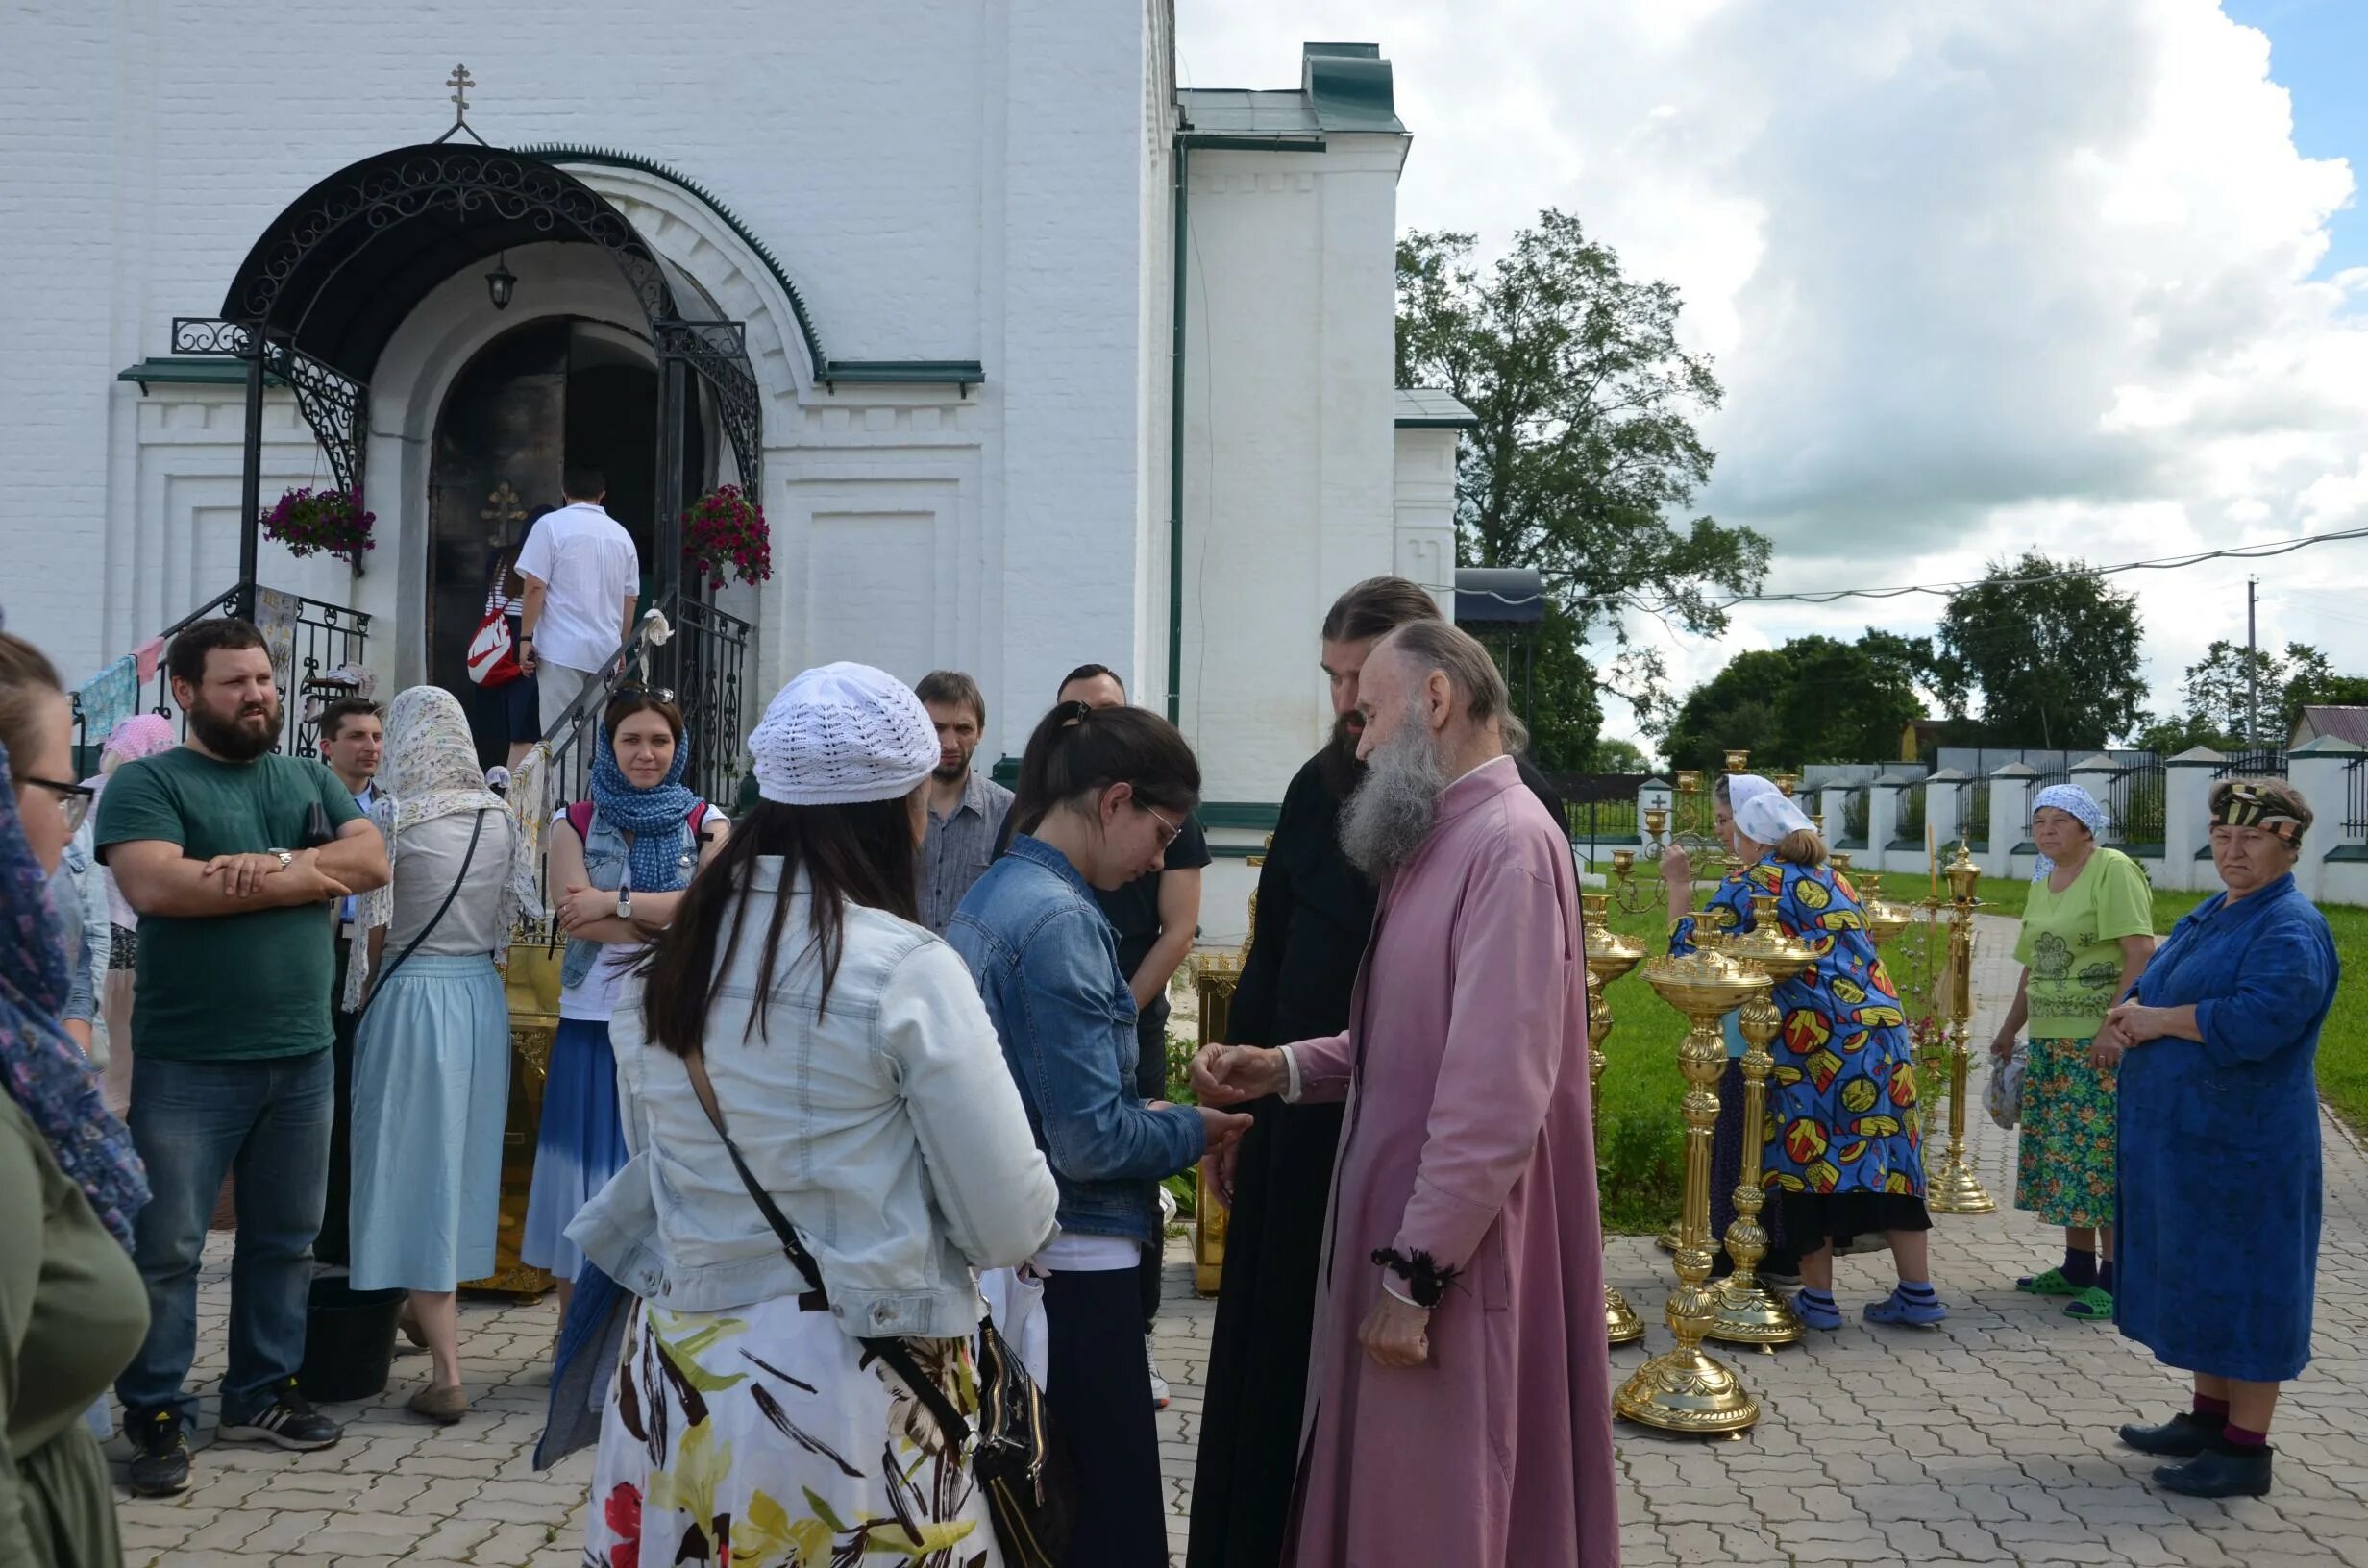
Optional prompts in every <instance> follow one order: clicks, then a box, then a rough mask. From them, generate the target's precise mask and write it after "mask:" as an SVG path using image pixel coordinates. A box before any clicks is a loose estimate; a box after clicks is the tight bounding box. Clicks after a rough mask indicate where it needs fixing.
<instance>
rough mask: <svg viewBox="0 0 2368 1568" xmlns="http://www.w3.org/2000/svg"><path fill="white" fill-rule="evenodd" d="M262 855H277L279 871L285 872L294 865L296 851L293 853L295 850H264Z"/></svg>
mask: <svg viewBox="0 0 2368 1568" xmlns="http://www.w3.org/2000/svg"><path fill="white" fill-rule="evenodd" d="M263 853H265V854H267V855H277V856H279V857H280V870H287V869H288V868H289V867H290V866H293V865H295V864H296V851H295V850H293V849H266V850H264V851H263Z"/></svg>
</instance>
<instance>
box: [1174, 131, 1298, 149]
mask: <svg viewBox="0 0 2368 1568" xmlns="http://www.w3.org/2000/svg"><path fill="white" fill-rule="evenodd" d="M1176 140H1178V141H1180V142H1182V143H1183V144H1184V145H1185V146H1187V147H1190V148H1191V149H1193V151H1195V152H1203V153H1320V152H1322V151H1323V150H1324V138H1323V135H1322V133H1321V132H1318V133H1315V134H1313V135H1310V134H1308V133H1305V132H1297V131H1278V132H1276V133H1275V134H1274V135H1270V136H1246V135H1241V134H1239V133H1237V132H1227V131H1179V132H1177V133H1176Z"/></svg>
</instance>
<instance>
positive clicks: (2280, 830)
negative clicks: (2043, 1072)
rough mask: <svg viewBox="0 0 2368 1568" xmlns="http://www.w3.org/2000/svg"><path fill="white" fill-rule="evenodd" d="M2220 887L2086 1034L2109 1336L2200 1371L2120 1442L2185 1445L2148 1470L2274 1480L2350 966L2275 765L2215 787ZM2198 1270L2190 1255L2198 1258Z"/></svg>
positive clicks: (2295, 1363)
mask: <svg viewBox="0 0 2368 1568" xmlns="http://www.w3.org/2000/svg"><path fill="white" fill-rule="evenodd" d="M2210 812H2211V858H2212V865H2213V866H2214V867H2215V868H2216V869H2217V870H2219V872H2220V881H2221V884H2222V886H2223V887H2224V888H2226V890H2227V891H2226V892H2224V893H2221V894H2216V895H2214V896H2213V897H2210V898H2207V899H2206V900H2204V902H2203V903H2201V904H2199V905H2198V906H2196V908H2195V910H2194V911H2193V912H2192V913H2190V914H2189V915H2187V916H2186V918H2185V919H2182V920H2181V921H2180V922H2179V923H2178V924H2177V925H2176V926H2174V927H2172V928H2171V934H2170V937H2169V939H2168V940H2167V941H2165V942H2164V943H2163V944H2162V950H2161V951H2160V952H2158V953H2157V954H2156V955H2155V961H2154V963H2153V964H2151V965H2149V966H2148V967H2147V969H2146V974H2145V977H2144V978H2143V979H2141V980H2140V981H2139V982H2138V987H2137V996H2136V998H2135V999H2134V1000H2133V1001H2128V1002H2124V1003H2122V1004H2121V1005H2120V1006H2119V1007H2116V1008H2114V1009H2113V1010H2112V1012H2110V1013H2109V1014H2107V1015H2106V1019H2105V1027H2104V1029H2103V1031H2102V1032H2101V1033H2100V1034H2099V1035H2098V1037H2097V1038H2098V1039H2099V1040H2101V1041H2111V1042H2112V1043H2113V1044H2115V1045H2116V1046H2117V1047H2119V1048H2121V1049H2123V1050H2126V1051H2127V1052H2128V1053H2129V1055H2128V1056H2127V1058H2126V1059H2125V1060H2124V1063H2123V1066H2122V1071H2121V1173H2120V1199H2121V1227H2122V1229H2121V1246H2122V1287H2121V1296H2120V1299H2119V1302H2118V1306H2119V1309H2120V1319H2121V1332H2122V1333H2123V1334H2124V1335H2128V1336H2129V1337H2130V1338H2133V1339H2134V1340H2136V1341H2137V1342H2138V1343H2140V1344H2142V1345H2144V1346H2145V1347H2146V1348H2147V1349H2149V1350H2151V1351H2153V1352H2154V1353H2155V1356H2156V1358H2157V1359H2158V1360H2161V1361H2162V1362H2164V1363H2165V1364H2166V1365H2170V1366H2177V1367H2183V1368H2185V1369H2187V1370H2188V1371H2191V1372H2193V1373H2194V1374H2195V1405H2194V1409H2191V1410H2189V1411H2187V1412H2185V1413H2183V1414H2181V1415H2178V1416H2175V1417H2173V1418H2172V1419H2171V1420H2169V1421H2167V1422H2165V1423H2164V1424H2163V1425H2161V1426H2158V1427H2139V1426H2127V1427H2124V1428H2122V1429H2121V1440H2122V1441H2123V1442H2125V1443H2127V1444H2129V1445H2130V1446H2131V1447H2132V1448H2134V1449H2137V1450H2138V1451H2139V1452H2141V1453H2145V1454H2158V1455H2163V1456H2165V1457H2168V1458H2183V1459H2184V1460H2185V1461H2186V1462H2185V1463H2183V1464H2171V1465H2164V1466H2162V1467H2161V1468H2160V1469H2158V1470H2157V1471H2156V1472H2155V1482H2156V1484H2158V1485H2160V1486H2163V1487H2167V1488H2168V1489H2169V1490H2171V1491H2174V1492H2183V1493H2185V1494H2187V1495H2188V1496H2190V1497H2237V1496H2246V1497H2259V1496H2260V1495H2261V1494H2263V1493H2264V1492H2267V1491H2268V1490H2269V1469H2270V1449H2269V1420H2270V1415H2271V1412H2272V1411H2274V1410H2275V1409H2277V1407H2278V1387H2279V1384H2282V1383H2283V1382H2284V1381H2285V1380H2287V1379H2289V1378H2294V1377H2299V1376H2300V1375H2301V1374H2302V1370H2303V1368H2304V1367H2305V1366H2306V1365H2308V1364H2309V1361H2310V1303H2311V1295H2312V1290H2313V1286H2315V1284H2316V1281H2317V1271H2318V1260H2319V1201H2320V1199H2319V1125H2320V1117H2319V1097H2318V1088H2317V1081H2316V1078H2315V1076H2314V1074H2313V1070H2312V1069H2313V1065H2314V1063H2315V1061H2316V1059H2317V1056H2318V1049H2319V1026H2320V1025H2321V1024H2323V1023H2325V1022H2326V1021H2327V1014H2328V1010H2329V1009H2330V1008H2331V1007H2332V1006H2333V1005H2334V1001H2335V987H2336V983H2337V982H2338V981H2339V980H2340V979H2341V977H2342V970H2341V966H2340V965H2339V964H2338V963H2337V961H2336V958H2335V943H2334V939H2333V937H2332V936H2331V935H2330V934H2329V932H2328V929H2327V919H2326V917H2325V916H2323V915H2321V914H2320V913H2319V912H2318V911H2317V910H2316V909H2314V908H2312V907H2311V903H2310V900H2309V899H2307V898H2306V897H2304V896H2303V894H2302V890H2301V889H2300V888H2297V887H2296V886H2295V885H2294V865H2295V862H2296V861H2298V860H2299V859H2300V858H2301V857H2302V845H2303V834H2304V832H2305V831H2306V830H2307V829H2308V827H2309V826H2310V807H2309V806H2308V804H2306V802H2305V801H2304V799H2303V797H2302V795H2301V792H2299V791H2297V790H2296V789H2295V788H2294V787H2293V786H2292V785H2290V784H2288V783H2286V782H2285V780H2283V779H2251V780H2247V779H2228V780H2224V781H2223V782H2221V783H2219V784H2216V785H2214V786H2213V787H2212V792H2211V797H2210ZM2199 1259H2201V1260H2206V1261H2208V1266H2207V1267H2202V1268H2198V1267H2197V1266H2195V1265H2196V1262H2197V1261H2198V1260H2199Z"/></svg>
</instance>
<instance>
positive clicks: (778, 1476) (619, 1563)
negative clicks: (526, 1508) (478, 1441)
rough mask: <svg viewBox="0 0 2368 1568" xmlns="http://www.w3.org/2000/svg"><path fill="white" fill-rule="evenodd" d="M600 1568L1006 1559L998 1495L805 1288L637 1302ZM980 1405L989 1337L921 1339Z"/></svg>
mask: <svg viewBox="0 0 2368 1568" xmlns="http://www.w3.org/2000/svg"><path fill="white" fill-rule="evenodd" d="M630 1311H632V1320H631V1322H630V1324H629V1327H628V1328H627V1330H626V1337H625V1346H624V1349H623V1351H622V1353H621V1354H620V1356H619V1358H618V1362H617V1378H616V1382H615V1384H613V1385H611V1387H610V1389H609V1392H608V1405H607V1409H606V1412H605V1414H604V1417H603V1419H602V1422H601V1441H600V1452H599V1456H598V1458H596V1460H595V1461H594V1465H593V1472H592V1478H593V1479H592V1507H591V1512H590V1518H589V1523H588V1525H587V1527H586V1530H585V1541H584V1556H583V1560H584V1564H585V1568H672V1565H673V1564H676V1563H684V1562H691V1563H700V1564H703V1565H706V1568H718V1565H722V1564H726V1563H728V1564H729V1565H730V1568H832V1565H837V1564H851V1563H871V1562H896V1563H901V1564H907V1565H909V1568H1001V1564H1002V1556H1001V1554H1000V1553H999V1551H998V1550H997V1548H996V1543H995V1532H994V1528H993V1526H992V1525H991V1524H990V1523H989V1522H988V1514H987V1501H986V1496H985V1494H984V1493H982V1492H980V1491H978V1490H976V1488H975V1487H974V1485H973V1482H972V1478H971V1470H970V1466H969V1465H968V1464H967V1463H965V1462H964V1461H963V1459H962V1458H961V1456H959V1455H957V1454H949V1453H948V1452H946V1449H945V1445H944V1443H943V1441H942V1439H941V1436H940V1433H939V1432H938V1429H937V1423H936V1422H935V1421H934V1420H932V1419H931V1418H930V1416H929V1413H928V1411H927V1410H926V1409H923V1408H922V1406H921V1403H920V1401H918V1400H916V1399H914V1398H913V1397H912V1395H911V1394H910V1393H908V1392H907V1391H906V1390H905V1389H904V1387H903V1385H902V1384H900V1383H899V1382H898V1381H897V1379H896V1376H895V1374H894V1373H892V1372H890V1371H889V1370H888V1369H887V1368H886V1367H885V1366H883V1365H881V1364H880V1363H879V1362H878V1361H877V1360H875V1359H874V1358H873V1357H872V1356H871V1355H870V1354H869V1353H868V1352H867V1351H865V1349H864V1348H863V1346H862V1345H860V1344H858V1343H856V1342H855V1341H854V1340H852V1339H851V1338H849V1337H848V1336H847V1335H845V1334H844V1333H842V1332H841V1331H840V1329H839V1326H838V1323H837V1320H836V1319H834V1318H833V1317H832V1316H831V1315H830V1313H828V1312H826V1311H805V1310H803V1309H802V1308H800V1306H799V1305H798V1302H797V1300H796V1298H794V1297H792V1298H786V1299H782V1300H777V1301H768V1302H762V1303H759V1304H758V1305H756V1306H754V1307H750V1308H745V1309H742V1310H739V1311H731V1312H669V1311H661V1310H659V1309H657V1308H654V1307H652V1306H649V1305H648V1304H646V1303H645V1304H642V1305H641V1306H639V1307H637V1308H634V1309H630ZM907 1343H909V1344H910V1345H911V1346H912V1348H913V1353H914V1356H915V1358H916V1359H917V1360H919V1361H920V1362H921V1365H922V1367H923V1369H924V1370H925V1371H927V1372H929V1373H931V1374H933V1375H934V1376H936V1378H937V1379H938V1382H939V1384H940V1385H941V1386H942V1387H944V1389H945V1390H946V1392H947V1394H948V1395H949V1397H950V1398H951V1399H952V1401H953V1403H954V1405H955V1407H956V1408H957V1409H960V1410H961V1411H962V1412H963V1413H964V1414H966V1415H968V1414H972V1413H974V1412H975V1411H976V1409H977V1408H978V1384H977V1377H976V1373H975V1369H974V1366H973V1364H972V1360H971V1351H972V1347H971V1346H970V1345H969V1344H968V1343H967V1342H965V1341H963V1340H959V1339H915V1340H909V1341H907Z"/></svg>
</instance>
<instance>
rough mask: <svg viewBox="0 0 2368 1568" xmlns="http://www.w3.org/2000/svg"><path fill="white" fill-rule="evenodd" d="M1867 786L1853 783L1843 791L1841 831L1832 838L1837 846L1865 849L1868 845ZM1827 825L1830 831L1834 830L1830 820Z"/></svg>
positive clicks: (1840, 847) (1838, 847) (1839, 847)
mask: <svg viewBox="0 0 2368 1568" xmlns="http://www.w3.org/2000/svg"><path fill="white" fill-rule="evenodd" d="M1866 793H1867V792H1866V786H1865V785H1863V784H1853V785H1851V786H1850V787H1849V788H1848V789H1847V790H1845V791H1844V792H1843V794H1842V797H1841V831H1840V833H1839V834H1838V836H1836V837H1835V838H1834V839H1833V840H1832V843H1833V845H1834V847H1835V848H1837V849H1863V848H1865V847H1866V816H1867V810H1866ZM1825 825H1826V830H1827V831H1828V832H1829V833H1831V832H1833V829H1834V826H1835V824H1834V823H1832V822H1828V823H1826V824H1825Z"/></svg>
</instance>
